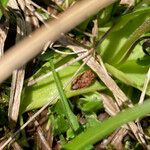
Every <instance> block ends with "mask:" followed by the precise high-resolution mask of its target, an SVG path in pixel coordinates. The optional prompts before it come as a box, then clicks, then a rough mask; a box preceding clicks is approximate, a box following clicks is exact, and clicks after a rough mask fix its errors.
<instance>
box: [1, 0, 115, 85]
mask: <svg viewBox="0 0 150 150" xmlns="http://www.w3.org/2000/svg"><path fill="white" fill-rule="evenodd" d="M115 1H117V0H83V1H80V2H78V3H76V4H75V5H74V6H73V7H71V8H69V9H68V10H67V11H65V12H64V13H62V14H61V15H60V16H59V17H58V19H55V20H53V21H50V22H48V25H49V26H48V28H47V27H45V26H42V27H41V28H40V29H38V30H36V31H35V32H34V33H33V34H31V35H30V36H29V37H27V38H25V39H24V40H22V41H21V42H19V43H18V44H16V45H15V46H14V47H12V48H10V49H9V51H8V52H7V53H6V54H5V55H4V57H2V58H1V59H0V64H1V65H0V71H1V74H0V83H2V82H3V81H4V80H5V79H6V78H8V77H9V76H10V75H11V73H12V71H13V70H15V69H17V68H20V67H21V66H23V65H24V64H25V63H27V62H28V61H29V60H31V59H32V58H33V57H35V56H36V55H37V54H38V53H39V52H40V51H41V50H42V48H43V46H44V45H45V43H47V42H48V41H55V40H56V39H58V38H59V37H60V36H61V34H62V33H65V32H68V31H69V30H71V29H72V28H74V27H75V26H77V25H78V24H80V23H81V22H82V21H84V20H85V19H87V18H88V17H90V16H91V15H94V14H95V13H97V12H98V11H99V10H101V9H103V8H105V7H106V6H108V5H110V4H112V3H114V2H115ZM22 54H23V55H22Z"/></svg>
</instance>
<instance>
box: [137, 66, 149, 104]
mask: <svg viewBox="0 0 150 150" xmlns="http://www.w3.org/2000/svg"><path fill="white" fill-rule="evenodd" d="M149 81H150V68H149V69H148V73H147V75H146V78H145V82H144V87H143V90H142V94H141V96H140V100H139V104H142V103H143V101H144V97H145V94H146V90H147V87H148V84H149Z"/></svg>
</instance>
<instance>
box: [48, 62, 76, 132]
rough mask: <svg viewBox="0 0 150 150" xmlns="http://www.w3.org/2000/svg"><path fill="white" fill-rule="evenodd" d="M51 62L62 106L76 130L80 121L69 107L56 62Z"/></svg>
mask: <svg viewBox="0 0 150 150" xmlns="http://www.w3.org/2000/svg"><path fill="white" fill-rule="evenodd" d="M50 63H51V68H52V73H53V76H54V80H55V82H56V86H57V89H58V92H59V95H60V102H61V105H62V108H63V110H64V113H65V116H66V117H67V119H68V121H69V124H70V126H71V128H72V129H73V130H74V131H76V130H78V128H79V123H78V121H77V117H76V116H75V115H74V114H73V112H72V111H71V109H70V107H69V103H68V101H67V97H66V95H65V93H64V90H63V85H62V83H61V80H60V79H59V75H58V73H57V72H56V71H55V69H54V64H53V62H52V61H50Z"/></svg>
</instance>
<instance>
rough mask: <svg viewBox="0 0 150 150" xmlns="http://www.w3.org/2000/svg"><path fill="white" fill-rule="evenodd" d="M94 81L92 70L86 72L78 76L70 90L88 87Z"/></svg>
mask: <svg viewBox="0 0 150 150" xmlns="http://www.w3.org/2000/svg"><path fill="white" fill-rule="evenodd" d="M94 79H95V74H94V73H93V72H92V70H87V71H85V72H84V73H83V74H81V75H79V76H78V77H77V78H76V79H75V80H74V81H73V82H72V86H71V89H72V90H78V89H81V88H84V87H88V86H90V85H91V84H92V82H93V80H94Z"/></svg>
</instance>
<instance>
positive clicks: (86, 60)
mask: <svg viewBox="0 0 150 150" xmlns="http://www.w3.org/2000/svg"><path fill="white" fill-rule="evenodd" d="M90 58H91V56H88V57H87V58H85V61H84V62H83V63H82V65H81V66H80V67H79V68H78V69H77V71H76V72H75V73H74V75H73V76H72V77H71V79H70V80H68V81H67V83H66V84H65V85H64V87H63V89H65V88H66V87H67V86H68V85H69V83H71V82H72V81H73V80H74V78H75V77H76V76H77V74H78V73H79V71H80V70H81V69H82V67H83V66H84V65H85V64H86V63H87V62H88V60H89V59H90ZM58 97H59V94H58V93H57V92H56V94H54V96H53V97H52V98H51V99H50V100H49V102H48V103H47V104H45V105H44V106H43V107H42V108H41V109H40V110H38V111H37V112H36V113H35V114H34V115H33V116H32V117H31V118H30V119H29V120H28V121H27V122H26V123H25V124H24V125H22V126H21V127H20V129H18V130H17V131H16V132H15V133H14V134H13V135H12V136H10V137H9V138H8V139H7V140H6V141H5V142H4V143H3V144H2V146H1V147H0V150H2V149H3V148H5V147H6V146H7V144H9V143H10V142H11V141H12V140H13V139H14V138H15V137H16V135H17V134H18V133H20V132H21V131H22V130H23V129H24V128H25V127H26V126H27V125H28V124H29V123H30V122H31V121H33V120H34V119H35V118H36V117H37V116H38V115H39V114H40V113H41V112H43V111H44V110H45V109H46V108H47V107H48V106H49V105H50V104H51V103H52V102H53V101H55V100H56V99H58Z"/></svg>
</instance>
